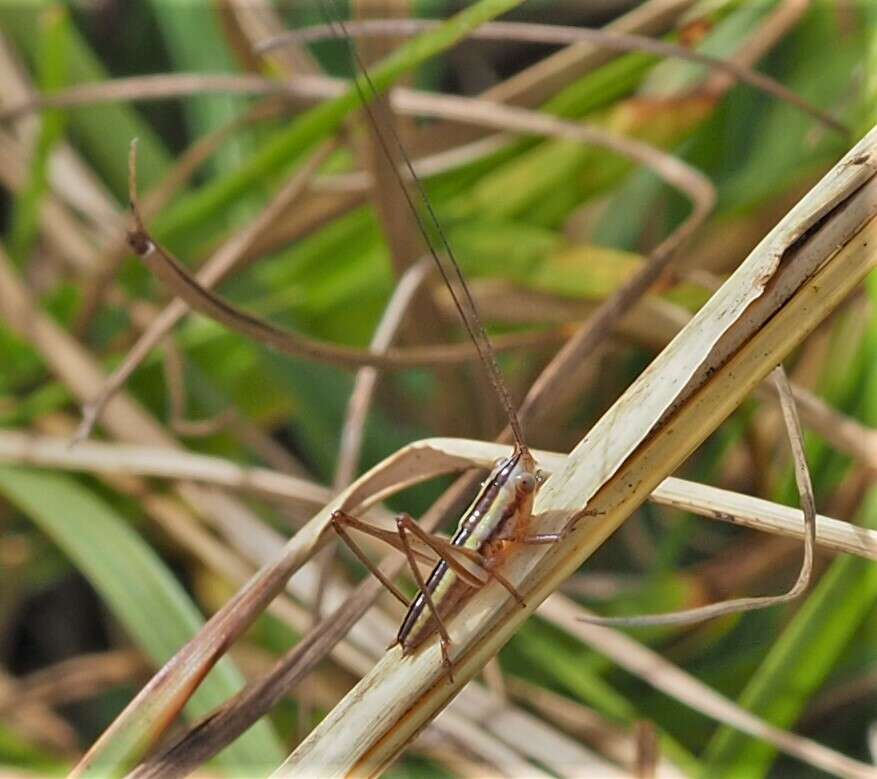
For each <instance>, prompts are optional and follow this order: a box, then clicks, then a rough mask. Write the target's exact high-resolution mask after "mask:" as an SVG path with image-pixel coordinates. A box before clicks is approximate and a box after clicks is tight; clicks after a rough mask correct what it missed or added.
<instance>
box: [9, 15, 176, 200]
mask: <svg viewBox="0 0 877 779" xmlns="http://www.w3.org/2000/svg"><path fill="white" fill-rule="evenodd" d="M43 8H45V3H44V2H35V0H27V2H14V3H2V2H0V30H2V31H3V34H4V35H5V36H7V37H8V38H9V39H10V40H11V41H12V42H13V43H14V44H15V45H16V46H17V47H18V48H19V49H20V50H21V52H22V54H23V55H24V56H25V57H26V58H27V59H28V60H29V61H30V63H31V64H33V63H35V62H36V60H37V59H38V56H39V51H40V45H41V43H40V31H39V26H38V24H37V19H38V16H39V12H40V10H42V9H43ZM65 66H66V85H67V86H71V85H73V84H80V83H86V82H92V81H103V80H105V79H106V77H107V74H106V70H105V68H104V67H103V66H102V65H101V63H100V61H99V60H98V58H97V57H96V56H95V55H94V53H93V52H92V51H91V49H90V48H89V46H88V44H87V43H86V41H85V40H84V38H83V37H82V35H80V34H79V32H78V31H77V30H76V29H75V28H74V27H73V25H70V27H69V30H68V35H67V41H66V51H65ZM67 115H68V126H69V130H70V132H71V134H72V135H73V136H74V138H75V140H76V141H77V142H78V143H79V145H80V147H81V148H82V150H83V151H84V152H85V153H86V154H87V156H88V157H89V159H90V160H91V161H92V162H93V163H94V166H95V169H96V170H97V171H98V172H100V173H101V174H102V176H103V177H104V181H105V182H106V183H107V185H108V186H109V187H110V188H111V189H112V190H113V192H114V193H115V194H116V195H117V196H119V198H120V199H121V200H122V201H123V202H124V201H126V200H127V192H128V147H129V145H130V144H131V139H132V138H135V137H136V138H138V139H139V145H138V147H137V156H138V170H139V174H140V184H141V186H142V187H143V188H144V189H149V188H150V187H151V186H153V185H154V184H156V183H158V181H159V180H160V178H161V177H162V176H163V174H164V172H165V171H166V170H167V168H168V167H169V166H170V162H171V158H170V156H169V155H168V152H167V151H166V149H165V148H164V145H163V144H162V142H161V141H160V140H159V138H158V135H157V134H156V133H155V132H154V131H153V129H152V128H151V127H150V125H149V124H148V123H147V122H146V121H144V120H143V118H142V117H141V116H140V114H139V113H138V112H137V111H136V110H135V109H133V108H131V107H130V106H128V105H125V104H122V103H116V104H107V105H94V106H87V107H85V108H83V109H78V110H71V111H70V112H69V113H68V114H67Z"/></svg>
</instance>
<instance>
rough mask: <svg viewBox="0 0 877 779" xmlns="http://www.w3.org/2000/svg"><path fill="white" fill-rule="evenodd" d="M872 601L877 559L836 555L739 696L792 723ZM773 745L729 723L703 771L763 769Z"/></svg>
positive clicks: (874, 510) (876, 507)
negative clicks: (735, 728)
mask: <svg viewBox="0 0 877 779" xmlns="http://www.w3.org/2000/svg"><path fill="white" fill-rule="evenodd" d="M863 517H864V522H863V525H865V526H866V527H870V528H877V490H872V491H871V493H870V495H869V496H868V498H867V500H866V501H865V504H864V508H863ZM875 601H877V566H875V565H874V563H873V562H871V561H869V560H864V559H862V558H859V557H853V556H851V555H850V556H844V557H840V558H838V559H837V560H835V561H834V562H833V563H832V564H831V567H830V568H829V569H828V571H827V572H826V573H825V575H824V576H823V577H822V579H821V580H820V582H819V584H818V585H817V587H816V588H815V589H814V590H813V592H812V594H811V595H810V596H809V597H808V598H807V602H806V603H805V604H804V606H803V607H802V608H801V610H800V611H799V612H798V614H796V615H795V618H794V619H793V620H792V622H791V623H790V624H789V626H788V627H787V628H786V629H785V631H784V632H783V634H782V636H781V637H780V639H779V640H778V641H777V642H776V643H775V644H774V646H773V648H772V649H771V651H770V652H769V653H768V655H767V657H766V658H765V659H764V661H763V662H762V663H761V665H760V666H759V669H758V671H757V672H756V673H755V675H754V676H753V677H752V679H751V680H750V681H749V684H747V685H746V688H745V690H744V691H743V693H742V695H741V696H740V699H739V703H740V705H741V706H743V707H744V708H745V709H747V710H748V711H751V712H752V713H753V714H756V715H758V716H759V717H761V718H763V719H765V720H766V721H768V722H770V723H772V724H774V725H777V726H779V727H785V728H787V727H791V726H792V725H793V724H794V723H795V721H796V720H797V719H798V717H799V716H800V714H801V713H802V711H803V709H804V707H805V706H806V704H807V702H808V700H810V698H811V696H812V695H813V693H814V692H816V691H817V690H818V689H819V687H820V685H821V684H822V683H823V682H824V681H825V679H826V677H827V676H828V674H829V673H831V671H832V669H833V668H834V667H835V665H836V664H837V662H838V660H839V658H840V657H841V656H842V655H843V652H844V650H845V648H846V647H847V646H848V645H849V642H850V641H851V640H852V638H853V636H854V635H855V632H856V629H857V628H858V627H859V626H860V625H861V623H862V620H863V619H864V618H865V617H866V616H868V614H869V613H870V611H871V609H872V608H873V607H874V604H875ZM775 757H776V749H775V748H774V747H773V746H771V745H769V744H766V743H764V742H762V741H757V740H755V739H753V738H750V737H749V736H746V735H744V734H742V733H740V732H739V731H737V730H734V729H732V728H726V727H723V728H720V729H719V730H718V731H717V732H716V735H715V736H714V737H713V739H712V741H711V742H710V744H709V746H708V747H707V750H706V752H705V764H706V765H705V768H704V772H703V776H705V777H706V776H708V777H746V779H755V778H756V777H760V776H764V775H765V774H766V773H767V771H768V770H769V768H770V766H771V763H772V762H773V760H774V758H775Z"/></svg>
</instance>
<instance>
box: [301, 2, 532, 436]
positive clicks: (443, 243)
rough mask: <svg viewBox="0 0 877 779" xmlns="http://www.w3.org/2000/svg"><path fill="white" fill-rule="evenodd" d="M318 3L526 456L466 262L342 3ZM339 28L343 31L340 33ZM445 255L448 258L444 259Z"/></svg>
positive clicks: (384, 151) (409, 206)
mask: <svg viewBox="0 0 877 779" xmlns="http://www.w3.org/2000/svg"><path fill="white" fill-rule="evenodd" d="M318 2H319V6H320V11H321V13H322V15H323V18H324V19H325V20H326V24H327V26H328V27H329V28H330V29H332V30H333V32H334V34H335V36H336V38H338V39H340V40H345V41H347V45H348V47H349V50H350V55H351V57H352V59H353V61H354V63H355V65H356V69H357V70H358V71H359V74H360V75H359V76H358V77H356V78H354V79H353V83H354V86H355V88H356V91H357V93H358V94H359V98H360V101H361V102H362V107H363V110H364V111H365V113H366V115H367V116H368V120H369V122H370V124H371V125H372V128H373V129H374V130H375V135H376V137H377V139H378V142H379V143H380V146H381V150H382V152H383V153H384V155H385V156H386V158H387V160H388V161H389V163H390V167H391V168H392V169H393V175H394V176H395V177H396V181H397V182H398V184H399V187H400V189H401V190H402V193H403V195H404V196H405V201H406V202H407V204H408V208H409V209H410V211H411V213H412V214H413V216H414V219H415V221H416V222H417V228H418V230H419V232H420V234H421V236H422V238H423V241H424V243H425V244H426V246H427V250H428V251H429V253H430V255H431V256H432V258H433V260H434V261H435V264H436V267H437V268H438V270H439V273H440V274H441V276H442V279H444V282H445V285H446V286H447V288H448V291H449V292H450V295H451V298H452V299H453V301H454V307H455V308H456V309H457V312H458V313H459V314H460V319H462V321H463V325H464V326H465V328H466V331H467V332H468V333H469V337H470V338H471V339H472V343H473V344H474V345H475V348H476V350H477V351H478V355H479V357H480V358H481V365H482V367H483V368H484V372H485V374H486V375H487V379H488V381H489V382H490V384H491V386H492V387H493V389H494V391H495V392H496V395H497V397H498V398H499V400H500V403H501V404H502V407H503V410H504V411H505V413H506V416H507V417H508V422H509V427H510V428H511V431H512V435H513V436H514V439H515V446H516V448H517V449H518V450H519V451H523V452H526V451H527V445H526V443H525V441H524V433H523V430H522V428H521V423H520V420H519V419H518V415H517V412H516V411H515V406H514V403H513V401H512V396H511V392H509V388H508V385H507V384H506V381H505V379H504V378H503V375H502V371H501V370H500V367H499V363H498V362H497V359H496V353H495V352H494V350H493V346H492V345H491V343H490V337H489V336H488V335H487V330H486V329H485V327H484V323H483V322H482V320H481V316H480V314H479V313H478V306H477V305H476V304H475V299H474V298H473V296H472V292H471V290H470V288H469V284H468V283H467V281H466V277H465V276H464V275H463V271H462V270H461V269H460V264H459V262H457V258H456V256H455V254H454V250H453V249H452V248H451V243H450V241H449V240H448V236H447V233H446V232H445V230H444V228H442V225H441V222H440V221H439V218H438V216H437V214H436V212H435V208H434V207H433V204H432V200H431V198H430V197H429V194H428V193H427V191H426V187H425V186H424V184H423V182H422V181H421V179H420V177H419V176H418V175H417V173H416V171H415V170H414V165H413V164H412V163H411V158H410V156H409V155H408V152H407V151H406V150H405V145H404V144H403V143H402V139H401V138H400V137H399V133H398V132H397V131H396V128H395V127H394V123H393V122H387V123H386V124H387V127H388V131H389V134H390V136H391V138H392V143H393V144H394V145H395V147H396V150H397V151H398V153H399V157H400V158H401V159H402V161H403V163H404V165H405V169H406V170H407V172H408V175H409V176H410V178H411V181H412V182H413V184H414V187H415V188H416V190H417V195H418V197H419V198H420V201H421V203H422V204H423V207H424V209H425V211H426V218H427V220H428V222H429V224H430V225H431V226H432V227H433V229H434V230H435V234H436V235H437V236H438V242H439V246H440V250H439V249H437V248H436V246H435V244H434V242H433V239H432V236H431V235H430V231H429V229H428V226H427V222H426V221H425V219H424V216H423V215H422V213H421V211H420V209H418V207H417V205H416V204H415V202H414V199H413V198H412V196H411V192H410V191H409V189H408V187H407V186H406V185H405V180H404V178H403V176H402V172H401V171H400V170H399V168H398V166H397V165H396V163H395V161H394V159H393V154H392V149H391V148H390V146H389V143H388V140H387V138H386V137H385V135H384V134H383V133H382V132H381V131H380V126H379V124H378V120H377V118H376V117H375V114H374V108H373V105H372V101H371V99H370V98H369V96H368V95H367V94H366V89H368V90H370V92H371V97H372V98H374V97H377V96H378V94H379V93H378V90H377V88H376V87H375V85H374V82H373V81H372V79H371V76H370V75H369V72H368V68H367V67H366V65H365V63H364V62H363V60H362V58H361V57H360V54H359V52H358V51H357V50H356V46H355V45H353V44H352V41H351V37H350V35H349V34H348V32H347V27H346V26H345V24H344V20H343V18H342V14H341V13H340V12H339V10H338V4H337V0H318ZM338 30H340V31H341V32H340V34H339V32H338ZM443 257H444V258H445V259H443Z"/></svg>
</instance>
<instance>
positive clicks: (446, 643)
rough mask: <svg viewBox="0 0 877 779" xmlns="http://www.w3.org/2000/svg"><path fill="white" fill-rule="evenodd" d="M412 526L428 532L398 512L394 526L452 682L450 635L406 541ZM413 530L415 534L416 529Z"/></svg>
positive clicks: (409, 517) (452, 668) (452, 667)
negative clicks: (432, 625) (434, 628)
mask: <svg viewBox="0 0 877 779" xmlns="http://www.w3.org/2000/svg"><path fill="white" fill-rule="evenodd" d="M412 526H414V527H416V528H417V530H418V531H420V532H421V533H423V534H424V535H425V536H428V534H427V533H426V532H425V531H424V530H423V529H422V528H420V527H419V526H418V524H417V523H416V522H415V521H414V520H413V519H412V518H411V516H410V515H408V514H400V515H399V516H398V517H396V528H397V529H398V531H399V538H400V539H401V540H402V546H403V547H404V548H405V556H406V557H407V558H408V565H409V566H410V567H411V571H412V573H413V574H414V578H415V579H416V580H417V586H418V587H419V588H420V593H421V595H423V599H424V600H425V601H426V605H427V606H428V607H429V610H430V612H431V613H432V617H433V619H434V620H435V624H436V626H437V627H438V632H439V643H440V645H441V650H442V665H444V666H445V668H446V669H447V672H448V678H449V679H450V680H451V681H452V682H453V681H454V664H453V663H452V662H451V657H450V655H449V654H448V648H449V647H450V645H451V637H450V635H449V634H448V629H447V628H446V627H445V623H444V622H443V621H442V618H441V617H440V616H439V612H438V609H437V608H436V607H435V603H434V602H433V599H432V595H431V594H430V592H429V589H428V588H427V586H426V581H425V580H424V578H423V574H421V573H420V569H419V568H418V567H417V562H416V560H415V559H414V550H413V549H412V548H411V544H410V543H409V541H408V532H410V531H411V527H412ZM414 532H415V535H417V531H414Z"/></svg>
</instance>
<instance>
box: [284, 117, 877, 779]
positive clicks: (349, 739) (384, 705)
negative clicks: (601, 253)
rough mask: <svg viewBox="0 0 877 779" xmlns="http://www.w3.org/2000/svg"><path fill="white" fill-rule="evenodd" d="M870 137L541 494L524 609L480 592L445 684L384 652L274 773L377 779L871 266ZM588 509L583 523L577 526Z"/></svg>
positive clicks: (515, 573) (522, 576)
mask: <svg viewBox="0 0 877 779" xmlns="http://www.w3.org/2000/svg"><path fill="white" fill-rule="evenodd" d="M875 171H877V130H872V131H871V133H870V134H869V135H868V136H867V137H866V138H865V139H863V140H862V141H861V142H860V143H859V144H858V145H857V146H856V147H855V148H854V149H853V150H852V151H850V152H849V154H847V156H846V157H845V158H844V159H843V160H841V161H840V162H839V163H838V164H837V165H836V166H835V167H834V168H833V169H832V171H830V172H829V173H828V174H827V175H826V177H825V178H824V179H823V180H822V181H821V182H820V183H819V184H818V185H817V186H816V187H815V188H814V189H813V190H812V191H811V192H810V193H809V194H808V195H807V196H806V197H805V198H804V199H803V200H802V201H801V202H800V203H799V204H798V205H797V206H796V207H795V208H794V209H793V210H792V211H791V212H790V213H789V214H788V215H787V217H786V218H785V219H784V220H783V221H782V222H781V223H780V224H779V225H777V227H775V228H774V230H772V231H771V233H770V234H769V235H768V236H767V237H766V238H765V239H764V240H763V241H762V242H761V244H759V246H758V247H756V249H755V250H754V251H753V252H752V254H751V255H750V256H749V257H748V258H747V260H746V261H745V262H744V263H743V264H742V265H741V266H740V268H739V269H738V270H737V271H736V272H735V273H734V274H733V276H732V277H731V278H730V279H729V280H728V281H727V282H726V283H725V284H724V285H723V286H722V288H721V289H720V290H719V291H718V292H717V293H716V294H715V295H714V296H713V297H712V298H711V299H710V301H709V302H708V303H707V304H706V305H705V306H704V307H703V308H702V309H701V310H700V312H698V314H697V315H696V316H695V317H694V319H693V320H692V321H691V322H690V323H689V325H688V326H687V327H686V328H685V329H684V330H683V331H682V332H681V333H680V334H679V335H678V336H677V338H675V339H674V341H673V342H672V343H671V344H670V345H669V346H668V347H667V349H665V350H664V352H662V353H661V354H660V355H659V356H658V357H657V358H656V359H655V361H654V362H653V363H652V365H651V366H650V367H649V368H648V369H647V370H646V371H644V373H643V374H642V375H641V376H640V377H639V378H638V379H637V380H636V381H635V382H634V383H633V385H632V386H631V387H630V388H629V389H628V391H627V392H626V393H625V394H624V395H623V396H622V397H621V398H620V399H619V400H618V402H617V403H616V404H615V405H614V406H613V407H612V408H611V409H610V410H609V411H608V412H607V413H606V414H605V415H604V416H603V418H602V419H601V420H600V421H599V422H598V423H597V424H596V425H595V426H594V428H593V429H592V430H591V432H590V433H589V434H588V435H587V436H586V437H585V438H584V439H583V440H582V441H581V442H580V443H579V445H578V446H577V447H576V448H575V449H574V450H573V452H572V453H571V454H570V456H569V458H568V459H567V461H566V465H565V467H564V468H563V469H562V470H561V471H559V472H558V473H555V474H553V475H552V476H551V477H550V478H549V479H548V481H547V483H546V484H545V485H544V486H543V488H542V490H541V491H540V493H539V495H538V497H537V501H536V506H535V509H534V513H535V515H536V522H538V525H537V526H538V527H539V530H540V532H551V531H556V530H559V529H564V528H565V529H566V530H567V535H566V538H565V539H564V541H562V542H560V543H557V544H555V545H553V546H551V547H549V548H547V549H546V550H544V552H541V553H540V552H538V551H537V552H534V551H533V550H532V549H527V550H526V551H524V552H522V553H520V554H518V555H516V556H515V557H513V558H512V559H511V560H510V561H509V565H508V569H507V570H506V571H504V574H505V575H506V576H507V578H509V579H510V580H511V582H512V583H513V584H514V585H515V587H516V588H517V589H518V590H519V592H521V593H523V594H524V597H525V599H526V601H527V606H526V607H525V608H523V609H522V608H521V607H520V606H519V605H518V604H517V603H515V602H514V601H513V600H512V599H511V598H510V597H508V596H507V594H506V593H505V590H504V589H502V588H500V587H495V586H493V585H488V586H487V587H485V588H484V589H483V591H481V592H479V593H478V594H477V595H475V596H474V597H473V598H472V600H471V601H470V602H469V603H468V604H467V605H466V606H465V607H464V608H463V610H462V611H461V612H460V614H458V615H457V616H456V617H455V619H454V620H453V621H452V623H451V633H452V639H453V642H454V649H453V659H454V663H455V675H454V681H453V682H451V681H449V680H448V679H447V675H446V674H445V673H444V671H443V668H442V664H441V658H440V652H439V647H438V643H437V642H432V643H430V644H428V645H426V646H424V647H423V648H422V649H421V650H419V651H418V652H417V653H415V654H414V655H413V656H411V657H406V658H403V657H402V656H401V654H400V651H399V650H398V649H393V650H390V651H389V652H388V653H387V654H386V655H385V656H384V658H383V659H382V660H381V661H380V662H379V663H378V665H377V666H376V667H375V668H374V669H373V670H372V672H371V673H370V674H369V675H368V676H366V677H365V678H364V679H363V680H362V681H361V682H360V683H359V684H358V685H357V686H356V688H354V690H352V691H351V693H350V694H349V695H348V696H347V697H345V698H344V700H342V701H341V702H340V703H339V704H338V706H336V708H335V709H334V710H333V711H332V712H331V713H330V714H329V715H328V716H327V717H326V718H325V719H324V720H323V722H322V723H321V724H320V725H319V726H318V727H317V728H316V729H315V730H314V731H313V732H312V733H311V735H310V736H309V737H308V739H306V740H305V741H304V742H303V743H302V744H301V745H300V746H299V748H298V749H297V750H296V751H295V752H294V753H293V754H292V755H291V757H290V758H289V760H288V761H287V762H286V763H285V764H284V766H283V767H282V768H281V769H280V771H279V774H278V775H281V776H291V775H293V774H295V775H317V774H319V775H321V776H344V775H349V774H355V775H373V774H376V773H378V772H379V771H380V770H381V769H382V768H383V767H384V766H386V765H387V764H388V763H389V762H391V761H392V760H393V759H394V758H395V757H396V756H397V755H398V754H399V752H400V751H401V750H402V749H403V748H404V746H405V745H406V744H407V743H408V742H409V741H410V740H411V738H413V737H414V735H416V733H417V732H419V730H420V729H421V728H422V727H423V726H424V725H425V724H426V723H427V722H429V721H430V720H431V719H432V717H434V716H435V715H436V714H437V713H438V712H439V711H440V710H441V709H442V708H443V707H444V706H445V705H447V703H448V702H449V701H450V700H451V698H453V697H454V695H456V693H457V692H458V691H459V690H460V688H461V687H462V686H463V685H465V684H466V682H468V681H469V680H470V679H471V678H472V677H473V676H474V675H475V674H476V673H478V672H479V671H480V670H481V669H482V668H483V666H484V664H485V663H486V662H487V661H488V660H489V659H490V658H491V657H493V656H494V655H495V654H496V652H497V651H498V650H499V649H500V648H501V647H502V646H503V645H504V644H505V642H506V641H507V640H508V639H509V638H510V637H511V636H512V635H513V633H514V631H515V630H516V629H517V627H518V626H519V625H520V624H521V623H522V622H523V621H524V620H525V619H526V618H527V617H528V616H529V614H530V613H531V612H532V611H533V610H534V609H535V608H536V607H537V606H538V605H539V604H540V603H541V602H542V601H543V600H544V599H545V598H546V597H547V596H548V595H549V594H550V593H551V592H552V591H553V590H555V589H556V588H557V587H558V586H559V585H560V584H561V583H562V582H563V580H564V579H566V578H567V577H568V576H569V575H571V574H572V573H573V572H574V571H575V570H576V569H578V567H579V566H580V565H581V564H582V562H583V561H584V560H586V559H587V558H588V557H589V556H590V555H591V554H592V553H593V551H594V550H595V549H597V548H598V547H599V546H600V545H601V544H602V543H603V541H604V540H605V539H606V538H607V537H608V536H609V535H610V534H611V533H612V532H613V531H614V530H615V529H616V528H617V527H618V526H619V525H620V524H621V523H622V522H623V521H624V519H625V518H626V517H627V516H629V515H630V513H631V512H632V511H633V510H634V509H635V508H636V507H637V506H638V505H639V504H640V503H641V502H642V501H643V500H645V499H646V498H647V496H648V494H649V493H650V492H651V491H652V490H653V489H654V488H655V487H656V486H657V485H658V484H659V483H660V482H661V481H662V480H663V479H664V478H665V477H666V476H668V475H669V474H670V473H672V472H673V470H675V468H676V467H678V466H679V465H680V464H681V463H682V462H684V460H685V459H686V458H687V457H688V455H689V454H690V453H691V452H692V451H693V450H694V449H695V448H696V447H697V446H698V445H699V444H700V443H701V442H702V441H703V440H704V439H705V438H706V437H707V436H708V435H709V434H710V433H711V432H712V431H713V430H715V429H716V427H717V426H718V425H719V424H721V422H722V421H723V420H724V419H725V418H726V417H727V416H728V415H729V414H730V413H731V412H732V411H733V410H734V409H735V408H736V406H737V405H738V404H739V403H740V402H741V401H742V400H743V399H744V398H745V397H746V396H747V395H748V394H749V392H751V391H752V389H754V388H755V387H756V386H757V385H758V384H759V383H760V382H761V381H762V379H763V378H764V377H765V376H766V375H767V374H768V373H769V372H770V371H771V370H773V368H774V367H776V365H778V364H779V363H780V362H781V361H782V360H783V358H784V357H785V356H786V355H788V353H789V352H790V351H791V350H792V349H793V348H794V347H795V346H797V345H798V344H799V343H800V342H801V341H802V340H803V339H804V338H805V337H806V336H807V334H808V333H809V332H811V331H812V330H813V329H814V328H815V327H816V326H817V325H818V324H819V323H820V322H821V321H822V320H823V319H824V318H825V317H826V316H828V315H829V314H830V312H831V311H832V310H834V308H836V307H837V306H838V305H839V304H840V303H841V302H842V301H843V299H844V298H845V297H846V296H847V295H848V294H849V293H850V292H851V291H852V290H853V289H854V288H855V286H856V285H857V284H858V283H859V282H860V281H861V280H862V279H863V278H864V277H865V275H866V274H867V273H868V271H869V270H870V269H871V268H872V267H874V266H875V264H877V251H875V250H874V242H875V241H877V182H875V180H874V174H875ZM585 511H587V513H588V515H589V516H587V517H586V516H585Z"/></svg>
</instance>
